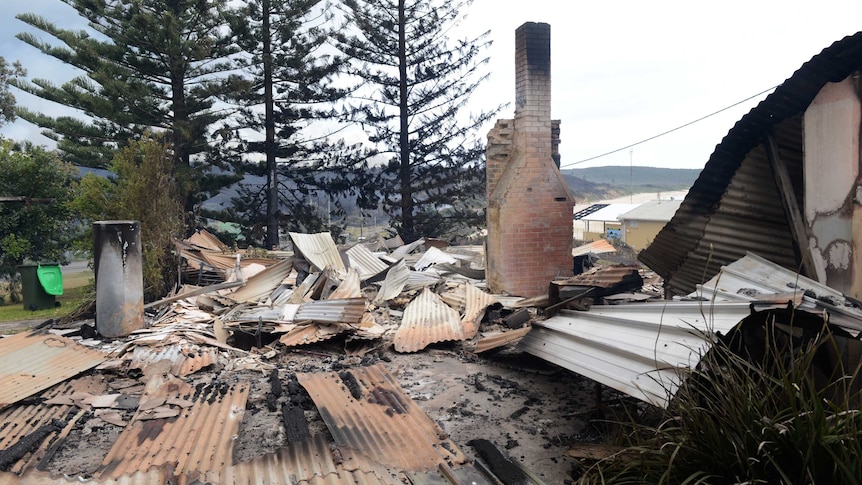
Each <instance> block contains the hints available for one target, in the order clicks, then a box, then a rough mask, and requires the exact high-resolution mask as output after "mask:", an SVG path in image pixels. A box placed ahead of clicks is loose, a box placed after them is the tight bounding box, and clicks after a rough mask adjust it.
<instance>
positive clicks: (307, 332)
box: [278, 323, 349, 347]
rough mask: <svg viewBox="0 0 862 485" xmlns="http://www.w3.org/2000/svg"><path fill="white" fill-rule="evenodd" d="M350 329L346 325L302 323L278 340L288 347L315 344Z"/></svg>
mask: <svg viewBox="0 0 862 485" xmlns="http://www.w3.org/2000/svg"><path fill="white" fill-rule="evenodd" d="M348 329H349V327H347V326H346V325H323V324H316V323H311V324H309V325H300V326H297V327H296V328H293V329H291V330H289V331H288V332H286V333H285V334H284V335H282V336H281V337H280V338H279V339H278V341H279V342H281V343H282V344H284V345H285V346H286V347H295V346H297V345H307V344H313V343H315V342H322V341H324V340H329V339H331V338H332V337H335V336H336V335H338V334H340V333H343V332H346V331H347V330H348Z"/></svg>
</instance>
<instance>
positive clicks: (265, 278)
mask: <svg viewBox="0 0 862 485" xmlns="http://www.w3.org/2000/svg"><path fill="white" fill-rule="evenodd" d="M291 270H293V259H284V260H281V261H279V262H278V263H276V264H273V265H271V266H270V267H268V268H266V269H265V270H263V271H261V272H260V273H258V274H256V275H254V276H252V277H251V278H249V279H248V281H246V282H245V285H244V286H241V287H239V288H237V289H236V290H235V291H234V292H233V293H230V294H229V295H228V297H229V298H231V299H232V300H234V301H237V302H252V301H258V300H261V299H262V298H264V297H268V296H269V295H271V294H272V292H273V290H275V289H276V287H278V285H279V284H281V282H282V281H284V279H285V278H287V275H289V274H290V272H291Z"/></svg>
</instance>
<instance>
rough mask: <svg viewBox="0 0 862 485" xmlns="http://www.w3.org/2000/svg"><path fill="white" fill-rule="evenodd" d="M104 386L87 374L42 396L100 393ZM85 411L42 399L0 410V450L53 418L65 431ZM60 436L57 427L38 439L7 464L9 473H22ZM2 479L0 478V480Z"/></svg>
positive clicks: (100, 380) (7, 447)
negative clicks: (20, 457) (14, 461)
mask: <svg viewBox="0 0 862 485" xmlns="http://www.w3.org/2000/svg"><path fill="white" fill-rule="evenodd" d="M105 388H106V385H105V381H104V379H102V378H99V377H94V376H86V377H81V378H79V379H74V380H70V381H66V382H64V383H61V384H60V385H57V386H54V387H53V388H51V389H49V390H47V391H45V392H44V393H43V394H42V396H41V398H44V399H45V400H51V399H54V398H57V397H59V396H66V395H69V394H72V393H84V392H86V393H90V394H101V393H102V392H104V391H105ZM40 401H41V400H40ZM87 411H88V410H86V409H80V408H78V407H77V406H74V405H71V404H69V405H66V404H59V405H44V404H42V403H41V402H39V403H38V404H19V405H18V406H12V407H9V408H8V409H5V410H3V411H0V450H8V449H9V448H10V447H11V446H13V445H15V444H16V443H18V442H20V441H21V439H23V438H25V437H26V436H28V435H30V434H31V433H33V432H34V431H36V430H37V429H39V428H41V427H42V426H45V425H50V424H52V421H53V420H55V419H58V420H60V421H63V422H64V423H66V428H65V429H66V430H68V429H69V428H71V427H73V426H74V423H75V421H77V420H78V418H80V417H81V416H82V415H83V414H84V413H86V412H87ZM59 435H60V430H53V431H51V432H50V433H48V434H47V435H46V436H45V438H44V439H43V440H42V441H41V444H38V445H37V446H36V447H35V449H33V450H32V451H31V452H29V453H27V454H26V455H25V456H24V457H23V458H22V459H21V460H19V461H18V462H17V463H10V464H8V465H7V466H8V468H6V469H7V470H8V471H10V472H14V473H21V472H23V471H24V470H27V469H28V468H31V467H33V466H34V465H35V464H37V463H38V462H39V460H40V459H41V458H42V457H43V456H44V455H45V452H46V451H47V449H48V447H49V446H51V445H53V444H54V442H55V440H56V439H57V437H58V436H59ZM2 481H3V480H2V479H0V483H2Z"/></svg>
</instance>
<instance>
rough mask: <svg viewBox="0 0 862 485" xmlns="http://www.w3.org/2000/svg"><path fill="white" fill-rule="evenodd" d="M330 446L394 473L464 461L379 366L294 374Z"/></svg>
mask: <svg viewBox="0 0 862 485" xmlns="http://www.w3.org/2000/svg"><path fill="white" fill-rule="evenodd" d="M297 379H298V380H299V383H300V384H301V385H302V386H303V387H305V389H306V390H307V391H308V394H309V395H310V396H311V398H312V399H313V400H314V403H315V404H316V405H317V409H318V410H319V411H320V415H321V417H322V418H323V420H324V422H325V423H326V426H327V428H329V431H330V433H332V437H333V439H334V440H335V443H336V444H337V445H338V446H340V447H346V448H349V449H351V450H354V451H356V452H358V453H361V454H363V455H366V456H367V457H369V458H370V459H372V460H373V461H375V462H376V463H379V464H381V465H386V466H388V467H392V468H394V469H396V470H399V471H425V470H434V469H436V468H437V467H438V466H439V465H440V464H446V465H452V464H460V463H464V462H465V461H466V460H467V458H466V456H464V454H463V453H462V452H461V451H460V450H459V449H458V447H457V446H456V445H455V443H453V442H452V441H451V440H449V439H446V438H444V437H445V436H446V434H445V433H444V431H443V430H442V429H441V428H440V426H438V425H437V424H436V423H434V422H433V421H432V420H431V418H429V417H428V415H427V414H425V413H424V412H423V411H422V409H420V408H419V406H417V405H416V403H415V402H413V400H412V399H410V397H409V396H407V394H406V393H405V392H404V390H403V389H402V388H401V386H400V385H399V384H398V382H397V381H396V380H395V378H394V377H393V376H392V375H391V374H390V373H389V372H388V371H387V370H386V369H385V368H384V367H383V366H382V365H379V364H378V365H374V366H370V367H362V368H355V369H351V370H350V371H345V372H342V373H340V374H339V373H335V372H327V373H315V374H297Z"/></svg>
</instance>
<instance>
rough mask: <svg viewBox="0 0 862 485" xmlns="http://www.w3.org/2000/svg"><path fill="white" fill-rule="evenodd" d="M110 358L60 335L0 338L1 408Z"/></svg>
mask: <svg viewBox="0 0 862 485" xmlns="http://www.w3.org/2000/svg"><path fill="white" fill-rule="evenodd" d="M105 360H107V355H106V354H104V353H102V352H99V351H97V350H93V349H90V348H87V347H84V346H83V345H78V344H77V343H75V341H73V340H71V339H68V338H66V337H60V336H59V335H50V334H48V335H39V334H36V333H26V332H23V333H19V334H17V335H13V336H11V337H6V338H2V339H0V409H3V408H5V407H6V406H8V405H10V404H12V403H15V402H17V401H19V400H20V399H23V398H25V397H27V396H32V395H33V394H36V393H37V392H39V391H41V390H44V389H47V388H49V387H51V386H53V385H54V384H57V383H58V382H62V381H64V380H66V379H68V378H70V377H72V376H74V375H77V374H79V373H81V372H83V371H85V370H87V369H91V368H93V367H96V366H97V365H99V364H100V363H102V362H103V361H105Z"/></svg>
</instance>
